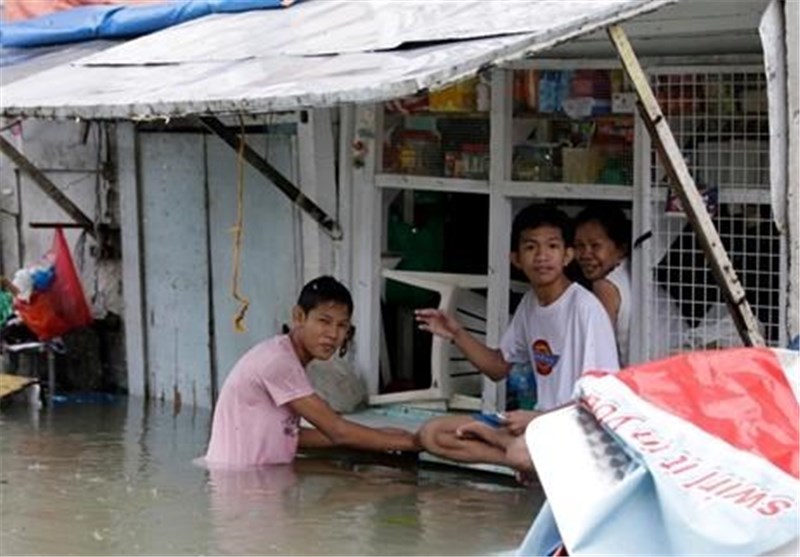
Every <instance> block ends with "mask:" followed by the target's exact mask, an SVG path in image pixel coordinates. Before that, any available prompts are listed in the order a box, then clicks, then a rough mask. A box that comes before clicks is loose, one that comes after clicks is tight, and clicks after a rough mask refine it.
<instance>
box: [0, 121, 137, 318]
mask: <svg viewBox="0 0 800 557" xmlns="http://www.w3.org/2000/svg"><path fill="white" fill-rule="evenodd" d="M3 136H4V137H5V138H6V139H7V140H9V141H10V142H11V143H12V144H13V145H14V146H15V147H16V148H17V149H18V150H19V151H20V152H22V153H23V154H24V155H25V156H26V157H27V158H28V159H29V160H30V161H31V162H32V163H33V164H34V165H36V166H37V167H38V168H39V169H40V170H42V171H43V172H44V173H45V174H46V175H47V177H48V178H50V180H52V181H53V183H54V184H55V185H56V186H58V187H59V188H60V189H61V190H62V191H63V192H64V194H65V195H67V197H69V198H70V199H71V200H72V201H73V202H74V203H75V204H76V205H77V206H78V207H80V209H81V210H82V211H83V212H84V213H85V214H86V215H88V216H89V218H91V219H93V220H95V221H96V222H104V223H109V224H116V223H117V222H118V209H117V204H116V197H117V190H116V185H115V184H114V183H112V182H109V181H107V180H105V179H104V178H103V176H102V174H101V171H102V166H103V163H104V162H105V161H107V160H108V155H107V150H106V139H107V132H106V127H105V126H101V125H99V124H91V125H89V124H87V123H74V122H49V121H37V120H29V121H26V122H24V123H23V124H20V125H19V126H15V127H12V128H10V129H9V130H6V131H5V132H3ZM0 158H1V159H2V165H0V166H1V167H2V169H1V170H0V208H1V209H2V219H1V220H0V222H1V223H2V228H0V230H2V255H3V260H2V262H3V272H4V273H5V274H7V275H8V276H13V274H14V271H16V270H17V269H18V268H19V267H20V266H21V265H28V264H30V263H34V262H36V261H37V260H38V259H39V258H40V257H41V256H42V255H43V254H44V253H46V252H47V250H48V249H50V245H51V242H52V236H53V233H52V230H48V229H33V228H30V226H29V224H30V223H31V222H53V221H57V222H71V218H70V217H69V216H68V215H67V214H66V213H64V211H63V210H62V209H61V208H60V207H58V206H57V205H56V204H55V203H54V202H53V201H52V200H51V199H50V198H49V197H47V196H46V195H45V194H44V193H43V192H42V191H41V190H40V189H39V188H38V187H37V186H36V184H35V183H34V182H33V180H32V179H31V178H30V177H29V176H27V175H26V174H24V173H22V172H19V171H18V170H17V169H16V168H15V167H14V165H13V164H11V163H10V161H8V160H7V159H6V158H5V157H4V156H0ZM17 220H18V221H19V224H17ZM64 232H65V235H66V237H67V241H68V243H69V245H70V247H72V249H73V257H74V258H75V263H76V266H77V267H78V271H79V273H80V275H81V279H82V282H83V287H84V290H85V292H86V295H87V298H88V299H89V301H90V303H91V305H92V311H93V313H94V315H95V317H104V316H105V315H106V313H108V312H109V311H112V312H114V313H117V314H121V313H122V291H121V288H120V280H119V276H120V269H121V266H120V263H119V261H110V262H108V261H107V262H101V263H100V264H99V265H98V264H97V262H96V260H95V258H94V257H93V256H92V255H91V254H90V249H91V247H92V246H94V241H93V240H92V239H91V238H87V239H86V242H85V244H83V245H81V246H77V247H78V248H80V249H76V244H77V241H78V239H79V237H80V235H81V233H80V231H79V230H78V229H65V231H64ZM19 246H21V248H22V249H21V250H20V249H19Z"/></svg>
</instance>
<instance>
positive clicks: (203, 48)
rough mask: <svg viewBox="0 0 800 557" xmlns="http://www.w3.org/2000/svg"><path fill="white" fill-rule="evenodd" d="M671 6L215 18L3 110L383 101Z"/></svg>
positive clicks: (119, 110)
mask: <svg viewBox="0 0 800 557" xmlns="http://www.w3.org/2000/svg"><path fill="white" fill-rule="evenodd" d="M675 1H676V0H582V1H566V0H558V1H554V0H508V1H505V2H496V1H495V2H492V1H485V0H484V1H469V2H467V1H464V2H447V1H439V2H435V1H430V0H429V1H427V2H416V1H407V0H404V1H398V0H393V1H381V2H365V1H357V2H356V1H347V0H326V1H318V2H313V1H308V2H304V3H301V4H299V5H297V6H295V7H294V8H293V9H291V10H286V11H266V12H246V13H241V14H233V15H228V14H222V15H214V16H209V17H205V18H202V19H199V20H195V21H192V22H189V23H187V24H184V25H180V26H177V27H174V28H171V29H168V30H165V31H161V32H158V33H154V34H152V35H148V36H146V37H142V38H140V39H136V40H132V41H129V42H128V43H125V44H123V45H120V46H118V47H115V48H111V49H108V50H106V51H104V52H101V53H99V54H96V55H93V56H89V57H87V58H83V59H81V60H79V61H77V62H73V63H72V64H69V65H63V66H60V67H57V68H53V69H50V70H46V71H44V72H41V73H39V74H37V75H34V76H31V77H29V78H27V79H23V80H19V81H17V82H15V83H13V84H11V85H9V86H5V85H4V86H3V94H2V105H3V114H4V115H7V116H35V117H46V118H48V117H55V118H71V117H81V118H89V119H95V118H122V119H150V118H165V117H178V116H186V115H190V114H209V113H216V114H225V113H236V112H243V111H245V112H252V113H264V112H278V111H284V110H294V109H297V108H303V107H314V106H331V105H335V104H338V103H344V102H372V101H380V100H386V99H391V98H396V97H399V96H403V95H407V94H411V93H414V92H416V91H419V90H420V89H424V88H435V87H437V86H441V85H443V84H446V83H449V82H452V81H454V80H456V79H459V78H461V77H464V76H466V75H470V74H473V73H475V72H477V71H478V70H480V69H481V68H483V67H485V66H487V65H489V64H493V63H496V62H498V61H502V60H506V59H510V58H516V57H522V56H525V55H528V54H532V53H534V52H539V51H541V50H545V49H547V48H550V47H551V46H553V45H554V44H557V43H559V42H563V41H565V40H568V39H571V38H573V37H576V36H579V35H582V34H585V33H589V32H591V31H594V30H596V29H598V28H600V27H603V26H606V25H609V24H612V23H615V22H618V21H622V20H624V19H627V18H630V17H633V16H635V15H637V14H640V13H643V12H646V11H650V10H653V9H656V8H658V7H661V6H663V5H665V4H670V3H673V2H675ZM54 84H57V86H54Z"/></svg>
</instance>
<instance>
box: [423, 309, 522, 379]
mask: <svg viewBox="0 0 800 557" xmlns="http://www.w3.org/2000/svg"><path fill="white" fill-rule="evenodd" d="M414 316H415V317H416V319H417V322H418V323H419V328H420V329H422V330H423V331H429V332H430V333H433V334H434V335H437V336H440V337H442V338H445V339H447V340H450V341H452V342H453V343H454V344H455V345H456V346H458V348H459V349H460V350H461V351H462V352H463V353H464V355H465V356H466V357H467V359H468V360H469V361H470V362H472V363H473V364H474V365H475V367H477V368H478V369H479V370H481V371H482V372H483V373H484V374H486V375H488V376H489V377H490V378H491V379H493V380H495V381H498V380H500V379H504V378H505V377H506V376H507V375H508V372H509V370H510V369H511V364H509V363H508V362H506V361H505V360H504V359H503V355H502V354H501V353H500V350H497V349H493V348H489V347H488V346H486V345H485V344H483V343H482V342H480V341H479V340H478V339H476V338H475V337H474V336H472V335H471V334H470V333H469V332H468V331H466V330H465V329H464V327H463V326H462V325H461V323H459V322H458V321H457V320H456V319H455V318H454V317H452V316H450V315H448V314H446V313H444V312H443V311H441V310H438V309H418V310H416V311H415V312H414Z"/></svg>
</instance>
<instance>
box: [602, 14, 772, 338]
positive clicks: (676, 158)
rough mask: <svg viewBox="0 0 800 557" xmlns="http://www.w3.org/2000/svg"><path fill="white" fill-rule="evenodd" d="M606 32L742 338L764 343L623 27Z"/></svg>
mask: <svg viewBox="0 0 800 557" xmlns="http://www.w3.org/2000/svg"><path fill="white" fill-rule="evenodd" d="M608 36H609V38H610V39H611V42H612V44H613V45H614V47H615V48H616V49H617V53H618V54H619V57H620V60H621V61H622V65H623V67H624V68H625V72H626V73H627V74H628V77H629V78H630V80H631V82H632V83H633V86H634V88H635V89H636V94H637V95H638V97H639V111H640V113H641V115H642V119H643V120H644V123H645V126H646V127H647V129H648V133H649V134H650V137H651V138H652V140H653V143H654V145H655V146H656V149H657V150H658V153H659V155H660V158H661V162H662V164H663V165H664V169H665V170H666V172H667V175H668V176H669V177H670V180H671V183H672V184H673V187H674V188H675V191H676V193H677V194H678V197H679V198H680V200H681V203H682V204H683V207H684V209H685V211H686V216H687V218H688V219H689V222H690V223H691V224H692V227H693V228H694V231H695V233H696V234H697V237H698V240H699V242H700V245H701V247H702V248H703V252H704V253H705V256H706V259H707V260H708V263H709V265H710V266H711V270H712V272H713V273H714V277H715V278H716V280H717V284H718V285H719V287H720V290H721V291H722V295H723V297H724V299H725V301H726V303H727V305H728V310H729V311H730V313H731V316H732V317H733V321H734V323H735V324H736V328H737V330H738V331H739V335H740V336H741V338H742V341H743V342H744V344H745V345H746V346H764V339H763V337H762V336H761V333H760V332H759V330H758V323H757V321H756V318H755V315H753V311H752V309H751V308H750V304H749V303H748V301H747V297H746V295H745V292H744V289H743V288H742V285H741V283H740V282H739V278H738V276H737V275H736V271H735V270H734V268H733V263H731V260H730V258H729V257H728V254H727V252H726V251H725V247H724V246H723V245H722V241H721V239H720V237H719V233H718V232H717V229H716V228H715V227H714V223H713V221H712V220H711V217H710V215H709V214H708V211H706V208H705V205H704V204H703V199H702V196H701V195H700V192H699V191H698V190H697V185H696V184H695V182H694V179H693V178H692V176H691V174H690V173H689V169H688V168H687V167H686V162H685V161H684V159H683V155H682V153H681V150H680V148H679V147H678V144H677V142H676V141H675V137H674V136H673V135H672V130H671V129H670V127H669V124H668V123H667V120H666V118H665V117H664V115H663V113H662V112H661V108H660V107H659V105H658V101H657V100H656V98H655V95H654V94H653V90H652V89H651V88H650V82H649V80H648V78H647V76H646V75H645V73H644V71H643V70H642V67H641V66H640V65H639V61H638V59H637V58H636V54H635V53H634V51H633V48H632V47H631V44H630V42H629V41H628V37H627V36H626V34H625V31H624V30H623V29H622V27H620V26H619V25H612V26H609V28H608Z"/></svg>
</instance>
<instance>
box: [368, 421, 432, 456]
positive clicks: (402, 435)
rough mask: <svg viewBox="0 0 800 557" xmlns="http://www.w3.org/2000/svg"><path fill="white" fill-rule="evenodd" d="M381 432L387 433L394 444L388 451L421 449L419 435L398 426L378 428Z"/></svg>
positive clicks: (415, 450) (416, 450)
mask: <svg viewBox="0 0 800 557" xmlns="http://www.w3.org/2000/svg"><path fill="white" fill-rule="evenodd" d="M378 429H379V430H380V431H382V432H383V433H388V434H389V435H391V436H392V437H394V439H393V445H396V446H395V447H394V448H392V449H391V450H390V451H389V452H410V453H418V452H419V451H421V450H422V443H421V442H420V439H419V435H418V434H416V433H412V432H410V431H407V430H405V429H402V428H399V427H381V428H378Z"/></svg>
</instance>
